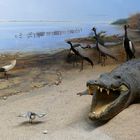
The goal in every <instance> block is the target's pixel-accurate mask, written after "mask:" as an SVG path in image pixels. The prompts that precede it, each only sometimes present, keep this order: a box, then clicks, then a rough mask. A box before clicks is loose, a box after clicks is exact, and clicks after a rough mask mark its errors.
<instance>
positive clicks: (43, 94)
mask: <svg viewBox="0 0 140 140" xmlns="http://www.w3.org/2000/svg"><path fill="white" fill-rule="evenodd" d="M110 49H112V51H113V52H114V53H115V54H116V55H117V57H118V59H119V60H118V61H117V62H116V61H114V60H112V59H110V58H108V59H107V61H106V66H104V67H103V66H101V65H100V64H97V54H98V53H97V52H96V51H95V55H94V61H93V62H94V64H95V65H94V67H93V68H91V66H90V65H89V64H87V63H85V64H84V70H83V71H81V72H80V71H79V69H80V63H79V65H78V66H77V67H73V66H72V63H68V62H66V57H67V54H68V50H64V51H61V52H58V53H55V54H30V55H25V54H18V55H17V56H16V58H17V65H16V67H15V69H13V71H10V72H9V79H8V80H6V79H4V77H3V75H1V79H0V81H1V87H0V88H1V92H0V97H1V99H0V115H1V121H0V139H1V140H19V139H20V140H90V139H94V140H132V139H135V140H139V139H140V135H139V130H140V122H139V120H140V115H139V114H140V111H139V107H140V104H133V105H131V106H129V107H128V108H127V109H125V110H124V111H122V112H121V113H120V114H118V115H117V116H116V117H114V118H113V119H112V120H110V121H109V122H107V123H106V124H101V123H99V122H92V121H90V120H89V119H88V112H89V110H90V105H91V100H92V96H82V97H79V96H78V95H76V94H77V93H78V92H80V91H83V90H85V89H86V82H87V81H88V80H90V79H96V78H97V77H98V76H99V75H100V74H101V73H105V72H109V71H111V70H112V69H113V68H115V67H116V66H118V65H120V64H121V63H123V62H124V61H125V55H124V53H122V52H123V50H122V48H121V47H120V46H118V47H113V48H110ZM136 52H137V54H136V56H137V57H139V56H140V49H139V44H136ZM11 59H13V56H12V55H7V56H5V55H4V56H1V61H0V65H1V66H3V65H4V64H7V63H8V60H11ZM11 95H13V96H11ZM26 111H34V112H45V113H47V115H46V116H45V117H43V118H41V119H37V120H36V122H34V123H33V124H29V123H28V121H27V120H26V119H25V118H19V117H17V116H18V115H19V114H20V113H24V112H26ZM44 131H47V134H44V133H43V132H44Z"/></svg>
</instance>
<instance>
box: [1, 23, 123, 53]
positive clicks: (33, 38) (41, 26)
mask: <svg viewBox="0 0 140 140" xmlns="http://www.w3.org/2000/svg"><path fill="white" fill-rule="evenodd" d="M93 26H95V27H97V31H102V30H103V31H107V32H106V33H107V34H108V35H111V34H122V30H121V29H120V28H119V27H117V26H113V25H110V24H108V23H96V24H93V23H80V22H79V23H76V22H2V23H0V53H7V52H12V53H15V52H36V53H39V52H48V51H52V50H56V49H59V48H68V47H69V45H68V44H67V43H65V40H66V39H70V38H76V37H86V36H89V35H90V34H91V32H92V31H91V29H92V27H93Z"/></svg>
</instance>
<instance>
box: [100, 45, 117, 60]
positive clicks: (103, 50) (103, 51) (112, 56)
mask: <svg viewBox="0 0 140 140" xmlns="http://www.w3.org/2000/svg"><path fill="white" fill-rule="evenodd" d="M98 47H99V50H100V51H101V52H102V53H104V54H105V55H107V56H109V57H111V58H113V59H115V60H116V61H117V57H116V56H115V55H114V54H113V52H112V51H111V50H110V49H108V48H106V47H104V46H103V45H101V44H98Z"/></svg>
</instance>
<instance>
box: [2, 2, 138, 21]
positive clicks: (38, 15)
mask: <svg viewBox="0 0 140 140" xmlns="http://www.w3.org/2000/svg"><path fill="white" fill-rule="evenodd" d="M137 12H140V0H0V20H53V21H56V20H58V21H65V20H67V21H71V20H72V21H86V20H96V21H101V20H102V21H113V20H116V19H119V18H126V17H128V16H130V15H132V14H135V13H137Z"/></svg>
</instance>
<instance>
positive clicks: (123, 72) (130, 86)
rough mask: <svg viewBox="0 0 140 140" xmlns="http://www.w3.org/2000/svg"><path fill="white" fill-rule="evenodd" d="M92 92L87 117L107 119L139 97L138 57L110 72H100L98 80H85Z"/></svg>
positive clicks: (139, 66) (139, 64) (139, 68)
mask: <svg viewBox="0 0 140 140" xmlns="http://www.w3.org/2000/svg"><path fill="white" fill-rule="evenodd" d="M87 87H88V90H86V91H85V92H83V93H81V94H80V95H84V94H93V98H92V105H91V110H90V113H89V118H90V119H91V120H109V119H111V118H113V117H114V116H115V115H117V114H118V113H120V112H121V111H122V110H123V109H125V108H127V107H128V106H129V105H130V104H131V103H133V102H134V101H135V100H136V99H138V98H140V59H134V60H131V61H128V62H126V63H124V64H122V65H121V66H118V67H117V68H116V69H114V70H113V71H111V72H110V73H105V74H101V75H100V77H99V79H98V80H91V81H88V82H87Z"/></svg>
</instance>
